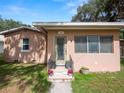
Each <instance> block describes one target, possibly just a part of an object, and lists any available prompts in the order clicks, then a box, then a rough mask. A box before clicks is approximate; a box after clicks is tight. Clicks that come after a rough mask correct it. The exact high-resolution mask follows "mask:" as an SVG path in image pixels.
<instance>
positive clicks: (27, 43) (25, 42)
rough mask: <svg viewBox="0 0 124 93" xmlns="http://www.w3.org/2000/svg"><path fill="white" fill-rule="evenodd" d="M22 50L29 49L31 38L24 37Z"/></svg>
mask: <svg viewBox="0 0 124 93" xmlns="http://www.w3.org/2000/svg"><path fill="white" fill-rule="evenodd" d="M22 50H29V39H28V38H23V45H22Z"/></svg>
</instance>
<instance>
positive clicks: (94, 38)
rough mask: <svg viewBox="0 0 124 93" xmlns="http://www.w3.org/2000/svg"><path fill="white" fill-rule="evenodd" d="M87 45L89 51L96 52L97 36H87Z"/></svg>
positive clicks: (97, 47) (97, 45)
mask: <svg viewBox="0 0 124 93" xmlns="http://www.w3.org/2000/svg"><path fill="white" fill-rule="evenodd" d="M88 46H89V47H88V52H89V53H98V52H99V39H98V36H88Z"/></svg>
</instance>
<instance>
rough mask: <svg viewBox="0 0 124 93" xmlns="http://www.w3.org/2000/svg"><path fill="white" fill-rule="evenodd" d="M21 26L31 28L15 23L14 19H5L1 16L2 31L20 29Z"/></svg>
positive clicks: (0, 25) (0, 26)
mask: <svg viewBox="0 0 124 93" xmlns="http://www.w3.org/2000/svg"><path fill="white" fill-rule="evenodd" d="M19 26H30V25H26V24H23V23H22V22H20V21H15V20H13V19H3V18H2V17H1V16H0V31H3V30H7V29H11V28H15V27H19Z"/></svg>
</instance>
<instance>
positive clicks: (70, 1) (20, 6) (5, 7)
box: [0, 0, 86, 25]
mask: <svg viewBox="0 0 124 93" xmlns="http://www.w3.org/2000/svg"><path fill="white" fill-rule="evenodd" d="M85 2H86V0H0V15H1V16H2V18H7V19H10V18H12V19H14V20H17V21H22V22H23V23H26V24H30V25H31V24H32V22H50V21H55V22H56V21H70V20H71V18H72V16H73V15H74V14H75V13H76V10H77V7H78V6H79V5H82V4H84V3H85Z"/></svg>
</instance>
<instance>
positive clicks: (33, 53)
mask: <svg viewBox="0 0 124 93" xmlns="http://www.w3.org/2000/svg"><path fill="white" fill-rule="evenodd" d="M23 38H29V51H28V52H22V51H21V47H22V43H21V41H22V39H23ZM4 49H5V51H4V55H5V59H6V61H7V62H13V61H15V60H18V61H20V62H24V63H28V62H34V63H44V62H45V59H46V40H45V35H44V34H42V33H40V32H35V31H30V30H23V31H16V32H13V33H8V34H6V35H5V42H4Z"/></svg>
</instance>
